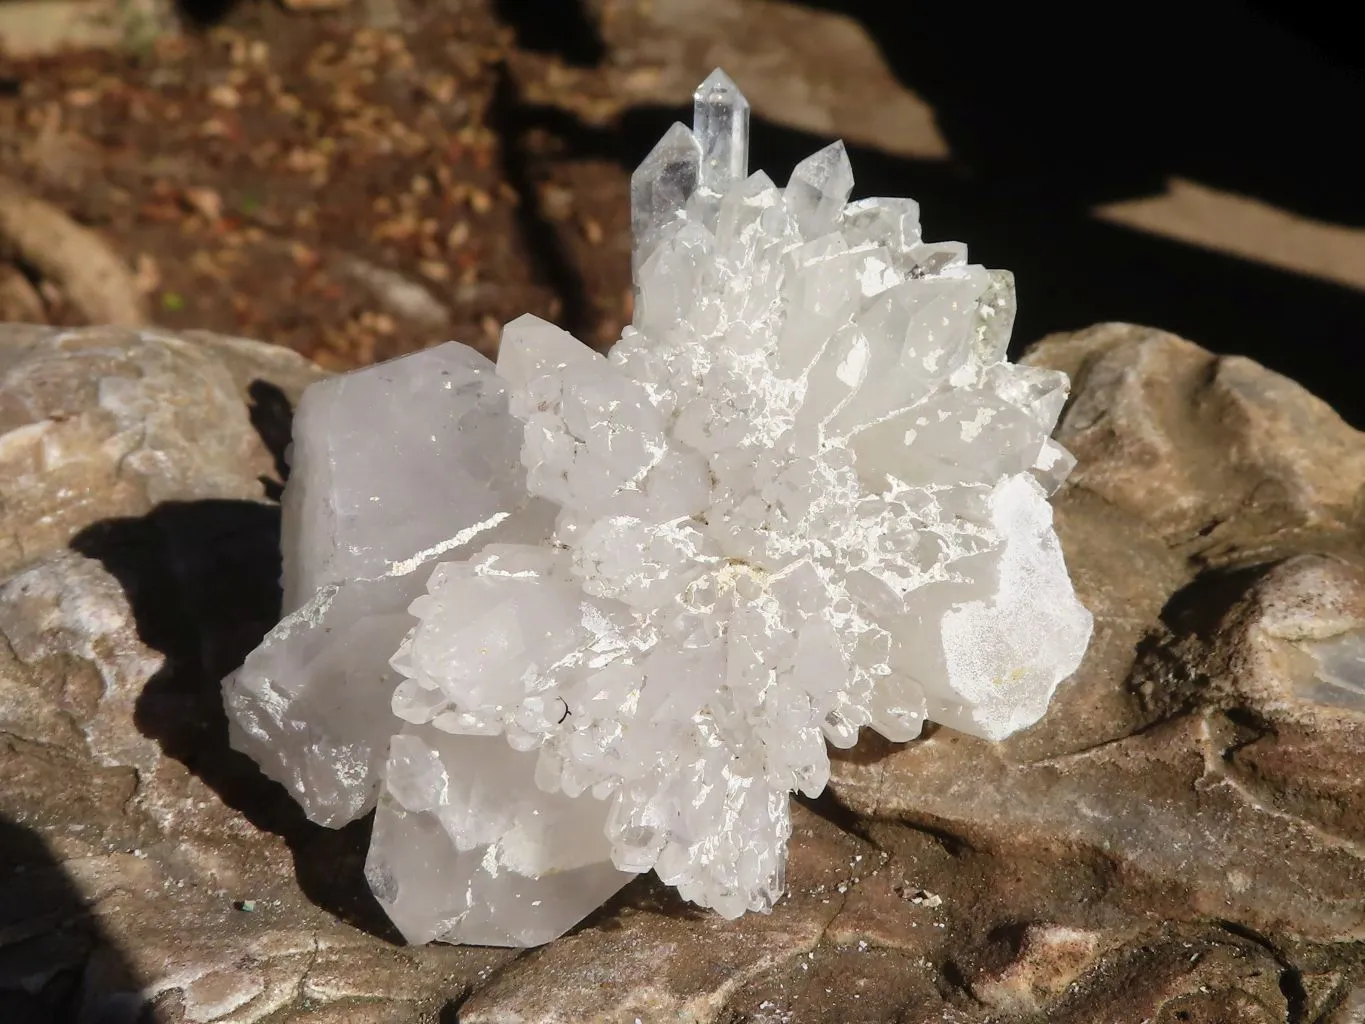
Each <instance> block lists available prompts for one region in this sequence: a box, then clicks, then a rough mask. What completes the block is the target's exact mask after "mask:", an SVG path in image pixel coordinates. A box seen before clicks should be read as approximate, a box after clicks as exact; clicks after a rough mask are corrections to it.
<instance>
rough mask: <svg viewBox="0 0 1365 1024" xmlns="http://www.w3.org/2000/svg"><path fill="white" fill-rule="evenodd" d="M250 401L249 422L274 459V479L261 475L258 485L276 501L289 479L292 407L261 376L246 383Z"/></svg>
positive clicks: (287, 399) (292, 421)
mask: <svg viewBox="0 0 1365 1024" xmlns="http://www.w3.org/2000/svg"><path fill="white" fill-rule="evenodd" d="M247 397H248V398H249V399H250V404H249V405H248V407H247V414H248V415H249V416H250V417H251V425H252V427H254V428H255V430H256V433H257V434H259V435H260V438H261V443H262V444H264V445H265V448H266V451H268V452H270V457H271V458H272V459H273V460H274V463H275V475H276V477H277V478H278V479H275V480H270V479H268V478H263V479H262V480H261V486H263V487H264V488H265V493H266V497H267V498H269V499H270V500H271V501H279V500H280V498H282V497H283V496H284V485H285V484H286V483H288V482H289V442H290V437H291V432H292V429H293V425H294V407H293V406H292V405H291V404H290V402H289V397H288V396H287V395H286V394H285V393H284V392H283V391H282V390H280V388H279V386H278V385H275V384H271V383H270V382H269V381H265V380H253V381H252V382H251V384H250V385H249V386H248V387H247Z"/></svg>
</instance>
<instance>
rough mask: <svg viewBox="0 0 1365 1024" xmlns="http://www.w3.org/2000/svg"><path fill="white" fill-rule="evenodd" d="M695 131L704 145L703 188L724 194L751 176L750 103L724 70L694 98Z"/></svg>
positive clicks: (714, 74)
mask: <svg viewBox="0 0 1365 1024" xmlns="http://www.w3.org/2000/svg"><path fill="white" fill-rule="evenodd" d="M692 110H693V116H692V130H693V132H694V133H695V134H696V136H697V141H698V142H699V143H701V149H702V162H701V182H700V184H701V185H702V187H703V188H708V189H711V190H712V191H715V192H724V191H725V189H726V188H727V187H728V186H730V185H731V184H733V183H734V182H736V181H743V180H744V179H745V178H746V177H747V176H748V174H749V101H748V100H746V99H745V98H744V94H743V93H742V92H740V91H739V86H737V85H735V83H734V81H733V80H732V79H731V78H730V76H729V75H727V74H726V73H725V72H724V71H722V70H721V69H720V68H716V70H715V71H712V72H711V73H710V74H709V75H707V76H706V81H704V82H702V83H701V85H699V86H697V91H696V92H694V93H693V94H692Z"/></svg>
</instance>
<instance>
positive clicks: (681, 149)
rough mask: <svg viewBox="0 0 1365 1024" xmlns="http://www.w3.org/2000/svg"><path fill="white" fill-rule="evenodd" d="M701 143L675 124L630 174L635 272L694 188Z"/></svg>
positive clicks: (682, 127) (680, 125)
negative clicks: (698, 143)
mask: <svg viewBox="0 0 1365 1024" xmlns="http://www.w3.org/2000/svg"><path fill="white" fill-rule="evenodd" d="M700 169H701V147H700V146H699V145H697V139H696V136H694V135H693V134H692V131H691V129H689V128H688V127H687V125H685V124H681V123H678V124H674V125H673V127H672V128H670V129H668V131H667V132H666V133H665V134H664V137H663V138H662V139H660V140H659V142H658V145H656V146H655V147H654V148H653V149H652V150H650V152H649V156H647V157H645V158H644V161H643V162H642V163H641V164H640V166H639V167H637V168H635V173H634V174H632V175H631V176H630V228H631V232H632V234H633V235H634V237H635V245H634V251H633V254H632V259H631V265H632V269H633V270H634V271H635V272H636V273H637V274H638V272H639V269H640V267H641V266H642V265H643V264H644V262H645V260H646V259H648V257H649V254H650V253H651V252H653V251H654V247H655V246H656V245H657V244H658V241H659V236H660V234H661V233H662V231H663V229H664V227H665V226H666V225H667V224H668V223H669V222H670V221H673V220H675V219H677V217H678V215H679V214H680V213H681V212H682V210H683V208H684V207H685V206H686V205H687V199H688V197H689V196H691V195H692V193H693V192H694V191H696V188H697V179H698V176H699V174H700Z"/></svg>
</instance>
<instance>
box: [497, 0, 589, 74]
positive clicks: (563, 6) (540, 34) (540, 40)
mask: <svg viewBox="0 0 1365 1024" xmlns="http://www.w3.org/2000/svg"><path fill="white" fill-rule="evenodd" d="M493 9H494V11H495V12H496V13H497V16H498V18H499V19H500V20H501V21H502V22H504V23H505V24H507V25H508V26H510V27H511V28H512V29H513V30H514V31H515V32H516V34H517V45H518V46H519V47H521V48H522V49H523V50H530V51H532V52H533V53H544V54H553V55H555V56H558V57H559V58H561V59H562V60H563V61H564V63H565V64H571V65H576V66H579V67H592V66H593V65H595V64H597V63H598V62H599V61H601V60H602V58H603V57H605V56H606V47H605V46H603V45H602V37H601V36H600V35H599V34H598V32H597V26H596V25H594V24H593V21H592V19H591V18H590V17H588V13H587V11H585V10H584V5H583V3H582V2H581V0H542V2H539V3H536V2H530V0H496V3H494V5H493Z"/></svg>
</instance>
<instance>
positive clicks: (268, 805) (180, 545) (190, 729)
mask: <svg viewBox="0 0 1365 1024" xmlns="http://www.w3.org/2000/svg"><path fill="white" fill-rule="evenodd" d="M279 544H280V510H279V507H278V506H275V505H268V504H262V503H257V502H250V501H194V502H168V503H165V504H163V505H160V506H158V507H157V508H156V509H154V510H153V511H152V512H151V513H149V514H148V515H145V516H141V517H138V518H130V519H114V520H106V521H105V522H101V523H97V524H95V525H94V526H91V527H89V528H87V529H86V530H83V531H82V532H81V533H80V534H78V535H77V536H76V537H75V538H74V539H73V540H72V542H71V547H72V548H74V549H75V550H77V551H79V552H80V553H81V554H83V555H86V556H87V557H89V558H94V559H97V560H99V561H100V562H101V563H103V565H104V567H105V568H106V569H107V570H108V571H109V573H110V574H111V575H113V576H114V577H115V578H116V579H117V580H118V581H119V582H120V583H121V584H122V586H123V588H124V591H125V593H126V594H127V597H128V601H129V604H130V606H131V607H132V610H133V614H134V617H135V618H136V620H137V624H138V632H139V635H140V636H141V638H142V641H143V642H144V643H145V644H147V646H149V647H151V648H153V649H155V650H157V651H159V652H161V653H162V654H163V655H165V659H166V660H165V665H164V667H163V668H162V669H161V671H160V672H158V673H157V674H156V675H155V676H154V677H153V678H152V679H150V680H148V682H147V684H146V686H145V687H144V688H143V691H142V694H141V696H140V698H139V699H138V703H137V710H136V719H135V720H136V725H137V728H138V730H139V731H140V732H142V733H143V735H145V736H147V737H149V738H151V739H154V740H155V741H156V742H157V743H158V744H160V746H161V749H162V751H163V752H164V753H165V755H166V756H167V757H172V758H174V759H176V760H177V761H179V762H181V763H182V764H183V765H184V766H185V767H186V768H187V769H188V770H189V771H191V772H193V773H194V774H195V775H197V776H198V777H199V778H200V779H202V780H203V781H204V783H205V784H206V785H208V786H209V787H210V788H211V789H213V790H214V791H215V792H216V793H217V794H218V795H219V796H220V797H221V798H222V800H223V802H224V803H225V804H227V805H228V806H229V807H232V808H233V809H235V810H237V811H238V812H240V813H241V814H242V815H244V816H245V817H246V818H247V819H248V820H250V821H251V823H252V824H253V825H255V826H256V827H257V828H259V829H262V830H264V831H268V832H273V833H275V834H276V835H279V836H280V837H281V838H282V839H283V840H284V841H285V842H286V843H287V844H288V846H289V848H290V851H291V853H292V854H293V859H294V870H295V874H296V876H297V878H298V883H299V886H300V888H301V889H302V890H303V892H304V894H305V895H306V896H307V897H308V898H309V899H310V900H312V901H313V902H314V903H315V904H317V905H318V906H320V907H322V908H323V909H325V910H327V911H329V912H330V913H333V914H336V915H337V916H338V917H340V918H342V919H343V920H345V921H347V922H348V923H350V924H352V925H355V926H356V927H359V928H362V929H364V930H366V931H369V932H371V933H372V934H375V935H379V936H380V937H383V938H387V939H396V932H394V930H393V928H392V926H391V925H390V924H389V923H388V920H387V918H386V917H385V916H384V914H383V912H382V910H381V909H380V907H379V905H378V904H377V903H375V901H374V898H373V897H372V896H371V894H370V891H369V888H368V887H367V886H366V884H365V881H364V877H363V869H364V859H365V848H366V845H367V843H368V837H369V821H368V819H367V820H363V821H360V822H355V823H353V824H351V825H349V826H347V827H346V828H343V829H338V830H332V829H326V828H322V827H320V826H317V825H314V824H313V823H312V822H309V821H308V820H307V819H306V818H305V817H304V815H303V812H302V810H301V809H300V808H299V807H298V805H297V804H295V803H294V801H293V800H292V799H290V797H289V796H288V794H287V793H286V792H285V791H284V790H283V789H282V788H280V787H279V786H277V785H276V784H275V783H273V782H271V781H269V780H268V779H266V778H265V776H263V775H262V774H261V773H260V772H259V771H258V770H257V768H256V765H255V763H254V762H253V761H252V760H251V759H250V758H248V757H246V756H245V755H243V754H239V753H238V752H236V751H234V750H232V749H231V748H230V747H229V746H228V728H227V716H226V714H225V712H224V710H223V698H222V688H221V681H222V678H223V676H225V675H227V674H228V673H229V672H231V671H232V670H234V669H235V668H237V667H238V666H239V665H240V664H241V663H242V660H243V659H244V658H245V657H246V655H247V654H248V653H249V652H250V651H251V650H252V649H253V648H254V647H255V646H256V645H257V644H258V643H259V642H260V640H261V638H262V637H263V636H264V635H265V633H266V632H267V631H268V630H269V629H270V628H272V627H273V626H274V625H275V623H276V622H277V621H278V619H279V615H280V586H279V577H280V550H279Z"/></svg>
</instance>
